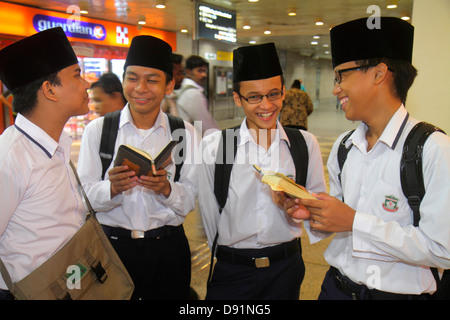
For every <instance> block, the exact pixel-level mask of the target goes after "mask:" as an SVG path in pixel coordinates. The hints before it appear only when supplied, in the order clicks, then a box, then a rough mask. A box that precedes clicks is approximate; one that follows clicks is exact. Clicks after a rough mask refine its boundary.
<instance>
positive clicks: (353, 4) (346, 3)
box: [9, 0, 413, 57]
mask: <svg viewBox="0 0 450 320" xmlns="http://www.w3.org/2000/svg"><path fill="white" fill-rule="evenodd" d="M389 1H391V0H389ZM412 1H413V0H398V1H396V2H397V4H398V7H397V8H396V9H387V8H386V5H387V3H388V0H259V1H258V2H256V3H252V2H249V1H248V0H205V1H202V2H204V3H208V4H211V5H215V6H219V7H223V8H227V9H230V10H235V11H236V13H237V37H238V43H240V44H248V43H249V41H251V40H253V41H256V43H263V42H269V41H273V42H275V43H276V45H277V47H278V48H279V49H285V50H290V51H295V52H300V53H302V54H305V55H314V56H319V57H321V56H327V55H326V54H325V52H326V51H327V50H328V49H327V47H326V46H325V47H324V45H327V44H329V36H328V34H329V29H330V28H331V27H333V26H335V25H337V24H340V23H343V22H345V21H348V20H352V19H356V18H360V17H368V16H370V15H371V14H372V13H371V12H369V13H367V9H368V7H369V6H370V5H376V6H378V7H379V8H380V13H381V15H383V16H396V17H401V16H403V15H408V16H411V14H412V12H411V11H412ZM9 2H13V3H18V4H24V5H29V6H33V7H38V8H42V9H48V10H54V11H60V12H66V10H67V8H68V6H69V5H73V4H74V5H78V6H79V7H81V8H82V9H83V8H87V9H88V11H89V13H88V15H87V16H90V17H92V18H97V19H103V20H109V21H118V22H122V23H127V24H133V25H136V23H137V21H138V19H139V17H140V16H145V18H146V22H147V23H146V25H145V26H147V27H151V28H157V29H163V30H167V31H179V30H180V29H181V28H188V30H189V32H190V33H192V32H193V29H194V28H193V24H194V16H195V14H194V7H195V1H193V0H166V8H165V9H157V8H156V7H155V6H156V0H129V1H128V0H78V1H77V0H72V1H71V0H66V1H64V0H63V1H54V0H53V1H47V0H46V1H44V0H20V1H9ZM289 8H295V9H296V13H297V15H296V16H288V9H289ZM318 18H321V19H323V21H324V25H323V26H316V25H315V20H316V19H318ZM244 23H249V24H250V25H251V29H249V30H244V29H243V28H242V26H243V25H244ZM267 28H270V30H271V34H270V35H264V30H265V29H267ZM313 36H320V39H317V42H318V44H317V45H311V41H312V40H313Z"/></svg>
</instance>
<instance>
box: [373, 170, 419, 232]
mask: <svg viewBox="0 0 450 320" xmlns="http://www.w3.org/2000/svg"><path fill="white" fill-rule="evenodd" d="M370 205H371V210H372V213H373V214H375V215H376V216H377V217H379V218H381V219H382V220H383V221H385V222H391V221H397V222H398V223H399V224H400V225H402V226H403V225H407V224H411V223H412V212H411V210H410V208H409V205H408V201H407V199H406V198H405V196H404V195H403V191H402V188H401V186H399V185H393V184H391V183H389V182H386V181H385V179H383V178H379V179H378V181H377V182H376V186H375V188H374V189H373V193H372V196H371V200H370Z"/></svg>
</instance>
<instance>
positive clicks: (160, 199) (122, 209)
mask: <svg viewBox="0 0 450 320" xmlns="http://www.w3.org/2000/svg"><path fill="white" fill-rule="evenodd" d="M103 119H104V118H103V117H102V118H98V119H95V120H93V121H91V122H90V123H89V124H88V125H87V126H86V129H85V131H84V133H83V137H82V140H81V147H80V154H79V158H78V165H77V171H78V174H79V176H80V179H81V182H82V183H83V186H84V188H85V190H86V193H87V195H88V197H89V199H90V201H91V204H92V206H93V208H94V210H96V211H97V218H98V220H99V221H100V223H102V224H105V225H108V226H111V227H121V228H125V229H128V230H140V231H147V230H151V229H155V228H159V227H162V226H165V225H172V226H178V225H180V224H182V223H183V221H184V219H185V217H186V215H187V214H188V213H189V212H190V211H191V210H192V209H194V208H195V199H196V196H197V176H196V164H195V161H193V156H194V153H195V151H194V149H196V148H197V147H198V141H199V138H198V136H197V135H195V134H194V128H193V127H192V125H190V124H189V123H187V122H185V127H186V140H187V143H186V150H185V152H186V160H185V161H184V164H183V167H182V168H181V174H180V180H179V181H178V182H174V176H175V164H171V165H170V166H168V167H166V168H165V169H166V170H167V172H168V179H169V182H170V184H171V188H172V191H171V193H170V196H169V197H168V198H166V197H165V196H163V195H161V194H155V192H153V191H152V190H149V189H147V188H145V187H141V186H136V187H134V188H132V189H130V190H128V191H125V192H123V193H122V194H119V195H117V196H115V197H114V198H113V199H111V182H110V181H109V176H108V172H106V175H105V179H104V180H102V179H101V174H102V163H101V160H100V156H99V150H100V140H101V132H102V127H103ZM170 140H172V135H171V131H170V126H169V122H168V118H167V115H166V114H164V113H163V112H160V113H159V115H158V117H157V119H156V121H155V124H154V126H153V127H152V128H150V129H149V130H139V129H138V128H137V127H136V126H135V125H134V123H133V119H132V117H131V113H130V110H129V107H128V105H127V106H126V107H125V108H124V109H123V110H122V111H121V116H120V122H119V131H118V134H117V140H116V144H115V149H114V156H113V159H114V157H115V155H116V154H117V150H118V148H119V146H120V145H121V144H128V145H132V146H134V147H136V148H139V149H142V150H145V151H147V152H148V153H149V154H150V155H152V156H155V155H157V154H158V153H159V152H160V151H161V150H162V149H163V147H165V146H166V145H167V144H168V143H169V141H170ZM113 166H114V160H113V161H112V162H111V165H110V168H112V167H113ZM108 170H109V169H108Z"/></svg>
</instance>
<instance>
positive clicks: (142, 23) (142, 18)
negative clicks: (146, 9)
mask: <svg viewBox="0 0 450 320" xmlns="http://www.w3.org/2000/svg"><path fill="white" fill-rule="evenodd" d="M145 23H146V22H145V16H139V20H138V24H140V25H144V24H145Z"/></svg>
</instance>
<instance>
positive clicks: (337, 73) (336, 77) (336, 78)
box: [334, 65, 372, 84]
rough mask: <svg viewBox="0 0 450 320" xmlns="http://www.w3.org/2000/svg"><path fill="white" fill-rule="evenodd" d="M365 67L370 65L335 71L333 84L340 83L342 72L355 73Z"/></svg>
mask: <svg viewBox="0 0 450 320" xmlns="http://www.w3.org/2000/svg"><path fill="white" fill-rule="evenodd" d="M367 67H372V66H371V65H365V66H359V67H353V68H347V69H342V70H336V71H335V72H334V83H337V84H340V83H341V81H342V74H343V73H344V72H348V71H355V70H361V69H364V68H367Z"/></svg>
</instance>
